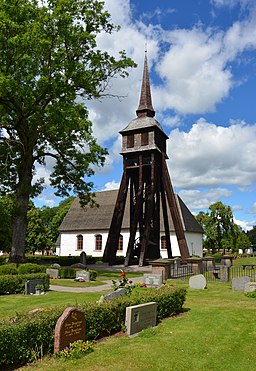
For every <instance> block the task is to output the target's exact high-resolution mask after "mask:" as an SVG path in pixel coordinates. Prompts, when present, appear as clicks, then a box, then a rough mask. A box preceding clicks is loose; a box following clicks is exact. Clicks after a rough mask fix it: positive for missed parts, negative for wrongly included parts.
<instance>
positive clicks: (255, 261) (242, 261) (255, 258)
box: [233, 256, 256, 265]
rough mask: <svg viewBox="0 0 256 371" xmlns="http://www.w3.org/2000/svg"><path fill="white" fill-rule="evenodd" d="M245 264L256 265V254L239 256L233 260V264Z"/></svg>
mask: <svg viewBox="0 0 256 371" xmlns="http://www.w3.org/2000/svg"><path fill="white" fill-rule="evenodd" d="M245 264H255V265H256V256H253V257H250V256H249V257H245V258H240V257H237V258H236V259H234V260H233V265H245Z"/></svg>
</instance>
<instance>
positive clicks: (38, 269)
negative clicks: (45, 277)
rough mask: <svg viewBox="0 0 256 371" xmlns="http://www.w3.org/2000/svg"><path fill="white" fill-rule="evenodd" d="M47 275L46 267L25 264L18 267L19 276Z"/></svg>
mask: <svg viewBox="0 0 256 371" xmlns="http://www.w3.org/2000/svg"><path fill="white" fill-rule="evenodd" d="M32 273H45V267H42V266H41V265H38V264H33V263H25V264H21V265H19V267H18V274H32Z"/></svg>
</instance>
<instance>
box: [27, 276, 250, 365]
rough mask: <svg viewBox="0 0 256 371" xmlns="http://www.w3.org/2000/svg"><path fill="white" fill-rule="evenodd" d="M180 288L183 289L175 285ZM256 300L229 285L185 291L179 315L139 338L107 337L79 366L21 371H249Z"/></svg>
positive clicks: (45, 362) (51, 361)
mask: <svg viewBox="0 0 256 371" xmlns="http://www.w3.org/2000/svg"><path fill="white" fill-rule="evenodd" d="M175 286H183V287H184V286H185V287H187V286H188V285H187V284H186V283H180V284H177V283H175ZM255 309H256V300H255V299H252V298H248V297H246V296H245V295H244V293H243V292H240V291H232V290H231V285H230V284H222V283H210V284H208V289H206V290H191V289H188V294H187V301H186V304H185V310H184V313H182V314H181V315H180V316H177V317H174V318H169V319H166V320H164V321H163V322H162V323H160V324H159V325H158V326H157V327H156V328H155V329H147V330H145V331H143V332H141V333H140V334H139V336H138V337H135V338H128V337H126V336H121V337H116V336H113V337H109V338H107V339H105V341H102V342H98V343H97V344H96V345H95V347H94V352H93V353H91V354H88V355H87V356H85V357H84V358H82V359H78V360H68V361H63V360H58V359H56V358H54V357H53V358H47V359H44V360H42V361H41V362H37V363H36V364H34V365H32V366H29V367H26V368H23V369H24V370H51V371H54V370H60V369H61V370H71V369H72V370H81V371H82V370H92V371H94V370H95V371H96V370H97V371H98V370H100V371H101V370H102V371H104V370H107V371H108V370H114V371H119V370H120V371H121V370H124V369H125V370H128V371H129V370H132V371H133V370H135V371H136V370H140V371H141V370H142V371H143V370H147V371H150V370H152V371H153V370H154V371H155V370H166V371H169V370H170V371H171V370H173V371H176V370H177V371H183V370H184V371H186V370H192V371H194V370H195V371H208V370H209V371H213V370H214V371H215V370H216V371H217V370H218V371H219V370H223V371H224V370H225V371H227V370H228V371H232V370H238V371H240V370H241V371H242V370H243V371H253V370H255V365H256V352H255V342H256V321H255Z"/></svg>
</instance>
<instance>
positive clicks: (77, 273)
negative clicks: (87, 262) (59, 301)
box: [76, 271, 90, 282]
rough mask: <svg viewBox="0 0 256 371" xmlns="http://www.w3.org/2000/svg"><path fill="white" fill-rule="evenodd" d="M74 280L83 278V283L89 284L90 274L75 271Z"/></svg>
mask: <svg viewBox="0 0 256 371" xmlns="http://www.w3.org/2000/svg"><path fill="white" fill-rule="evenodd" d="M76 278H83V279H84V280H85V282H90V272H88V271H76Z"/></svg>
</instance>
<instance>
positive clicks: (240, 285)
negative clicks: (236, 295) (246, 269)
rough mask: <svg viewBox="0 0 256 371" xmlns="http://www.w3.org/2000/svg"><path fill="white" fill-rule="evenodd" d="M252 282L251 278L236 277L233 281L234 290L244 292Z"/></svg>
mask: <svg viewBox="0 0 256 371" xmlns="http://www.w3.org/2000/svg"><path fill="white" fill-rule="evenodd" d="M248 282H250V277H248V276H243V277H235V278H233V279H232V290H237V291H244V287H245V285H246V283H248Z"/></svg>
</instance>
